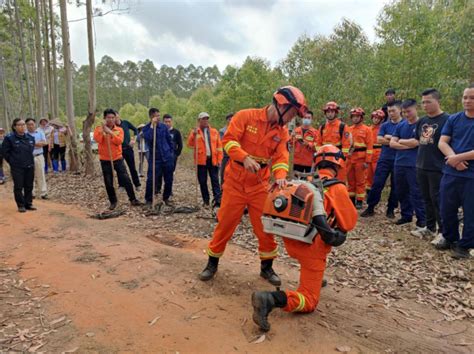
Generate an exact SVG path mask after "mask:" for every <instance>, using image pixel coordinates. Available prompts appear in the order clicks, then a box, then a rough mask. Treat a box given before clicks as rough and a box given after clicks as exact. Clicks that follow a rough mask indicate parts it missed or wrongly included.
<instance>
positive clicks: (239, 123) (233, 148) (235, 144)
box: [222, 112, 249, 162]
mask: <svg viewBox="0 0 474 354" xmlns="http://www.w3.org/2000/svg"><path fill="white" fill-rule="evenodd" d="M246 125H247V116H246V114H245V112H237V113H236V114H235V115H234V117H232V120H231V121H230V124H229V127H228V128H227V131H226V133H225V135H224V138H223V139H222V145H223V146H224V150H225V152H226V153H227V155H229V157H230V158H231V159H232V160H235V161H239V162H243V161H244V160H245V158H246V157H247V156H248V155H249V154H248V153H247V152H245V150H244V149H242V147H241V145H240V140H241V138H242V136H243V134H244V132H245V126H246Z"/></svg>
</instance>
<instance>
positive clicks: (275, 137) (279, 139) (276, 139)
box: [273, 135, 281, 143]
mask: <svg viewBox="0 0 474 354" xmlns="http://www.w3.org/2000/svg"><path fill="white" fill-rule="evenodd" d="M273 141H276V142H277V143H279V142H280V141H281V138H280V137H279V136H278V135H275V136H274V137H273Z"/></svg>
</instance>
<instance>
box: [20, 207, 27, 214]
mask: <svg viewBox="0 0 474 354" xmlns="http://www.w3.org/2000/svg"><path fill="white" fill-rule="evenodd" d="M18 211H19V212H20V213H26V208H25V207H18Z"/></svg>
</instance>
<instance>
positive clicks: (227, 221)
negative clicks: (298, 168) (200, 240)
mask: <svg viewBox="0 0 474 354" xmlns="http://www.w3.org/2000/svg"><path fill="white" fill-rule="evenodd" d="M288 141H289V135H288V130H287V128H286V127H281V126H279V125H277V124H275V125H270V123H269V122H268V120H267V107H264V108H262V109H246V110H242V111H239V112H237V113H236V114H235V115H234V117H233V118H232V121H231V122H230V124H229V127H228V128H227V132H226V133H225V135H224V138H223V139H222V144H223V145H224V150H225V152H226V153H227V154H228V155H229V158H230V161H229V164H228V165H227V167H226V169H225V175H224V181H225V182H224V186H223V195H222V201H221V207H220V209H219V212H218V214H217V219H218V220H219V222H218V224H217V225H216V228H215V229H214V233H213V235H212V240H211V242H209V245H208V249H207V253H208V255H209V256H213V257H220V256H222V254H223V253H224V250H225V247H226V245H227V242H229V240H230V238H231V237H232V235H233V233H234V231H235V228H236V227H237V225H238V224H239V223H240V219H241V217H242V215H243V213H244V209H245V208H246V207H247V209H248V212H249V216H250V222H251V223H252V226H253V231H254V233H255V235H256V236H257V238H258V243H259V246H258V251H259V256H260V259H262V260H263V259H273V258H275V257H276V256H277V255H278V245H277V243H276V242H275V239H274V237H273V235H270V234H267V233H265V232H264V231H263V224H262V220H261V216H262V214H263V206H264V203H265V200H266V198H267V195H268V187H269V179H270V175H271V173H273V175H274V177H275V179H282V178H286V175H287V173H288V159H289V154H288V147H287V144H288ZM247 156H250V157H252V158H253V159H254V160H255V161H257V162H258V163H259V164H260V166H261V169H260V170H259V171H258V172H257V173H252V172H249V171H247V170H246V169H245V168H244V166H243V161H244V159H245V158H246V157H247Z"/></svg>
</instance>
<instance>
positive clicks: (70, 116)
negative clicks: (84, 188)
mask: <svg viewBox="0 0 474 354" xmlns="http://www.w3.org/2000/svg"><path fill="white" fill-rule="evenodd" d="M59 7H60V9H61V32H62V37H63V38H62V39H63V41H62V42H63V43H62V44H63V58H64V78H65V83H66V114H67V121H68V125H69V129H70V133H71V134H70V135H69V137H70V139H71V144H70V148H69V157H70V165H71V171H72V172H77V171H78V168H79V166H78V163H79V161H78V158H77V157H78V155H77V141H76V124H75V117H74V104H73V92H72V63H71V47H70V42H69V25H68V23H67V8H66V0H59Z"/></svg>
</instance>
